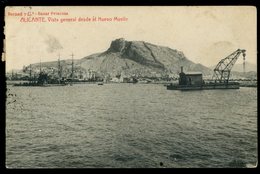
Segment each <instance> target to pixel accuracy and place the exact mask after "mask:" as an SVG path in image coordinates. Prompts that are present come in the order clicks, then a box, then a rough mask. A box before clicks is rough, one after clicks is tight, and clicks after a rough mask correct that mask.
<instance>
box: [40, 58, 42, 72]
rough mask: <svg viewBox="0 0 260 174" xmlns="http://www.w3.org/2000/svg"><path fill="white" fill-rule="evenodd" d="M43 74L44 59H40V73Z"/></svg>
mask: <svg viewBox="0 0 260 174" xmlns="http://www.w3.org/2000/svg"><path fill="white" fill-rule="evenodd" d="M41 72H42V59H40V73H41Z"/></svg>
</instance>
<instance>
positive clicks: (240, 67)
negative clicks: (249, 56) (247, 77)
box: [209, 62, 257, 72]
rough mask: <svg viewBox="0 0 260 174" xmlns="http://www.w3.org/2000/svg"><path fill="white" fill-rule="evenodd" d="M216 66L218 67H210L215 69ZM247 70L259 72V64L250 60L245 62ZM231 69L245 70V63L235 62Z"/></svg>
mask: <svg viewBox="0 0 260 174" xmlns="http://www.w3.org/2000/svg"><path fill="white" fill-rule="evenodd" d="M215 67H216V65H214V66H211V67H209V68H210V69H212V70H213V69H214V68H215ZM245 70H246V72H250V71H255V72H257V65H255V64H253V63H250V62H246V63H245ZM231 71H237V72H244V70H243V64H235V65H234V66H233V68H232V70H231Z"/></svg>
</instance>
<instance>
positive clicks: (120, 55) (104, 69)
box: [34, 38, 213, 77]
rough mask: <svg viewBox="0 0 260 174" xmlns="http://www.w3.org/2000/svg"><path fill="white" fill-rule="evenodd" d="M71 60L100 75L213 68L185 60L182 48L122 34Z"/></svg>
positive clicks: (205, 71) (68, 62)
mask: <svg viewBox="0 0 260 174" xmlns="http://www.w3.org/2000/svg"><path fill="white" fill-rule="evenodd" d="M61 63H62V62H61ZM74 63H75V68H76V69H77V67H78V69H79V67H80V69H83V70H85V71H87V70H92V71H95V72H97V73H99V74H100V75H101V76H104V75H108V74H109V75H110V76H112V77H113V76H116V75H119V74H121V75H122V74H123V75H126V76H132V75H137V76H142V77H144V76H148V77H153V76H154V77H156V76H157V77H158V76H164V75H167V74H177V73H179V72H180V67H181V66H183V67H184V71H200V72H202V73H203V74H204V75H209V74H211V73H212V72H213V71H212V70H211V69H209V68H207V67H205V66H203V65H201V64H195V63H194V62H192V61H190V60H188V59H187V58H186V57H185V55H184V54H183V53H182V52H181V51H177V50H174V49H171V48H168V47H164V46H157V45H154V44H151V43H147V42H144V41H126V40H125V39H123V38H120V39H116V40H114V41H112V42H111V44H110V47H109V48H108V49H107V50H106V51H104V52H102V53H96V54H92V55H89V56H87V57H84V58H82V59H79V60H75V62H74ZM62 64H63V65H65V67H66V68H67V69H69V68H71V60H66V61H63V63H62ZM34 66H39V64H34ZM42 66H43V67H44V66H55V67H57V62H56V61H54V62H46V63H42Z"/></svg>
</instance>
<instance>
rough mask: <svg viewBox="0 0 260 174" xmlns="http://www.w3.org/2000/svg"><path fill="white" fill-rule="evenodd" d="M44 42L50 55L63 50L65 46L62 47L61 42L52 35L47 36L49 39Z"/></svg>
mask: <svg viewBox="0 0 260 174" xmlns="http://www.w3.org/2000/svg"><path fill="white" fill-rule="evenodd" d="M44 42H45V43H46V44H47V51H48V52H49V53H53V52H55V51H57V50H61V49H63V46H62V45H61V43H60V42H59V40H58V39H57V38H56V37H54V36H52V35H47V38H46V39H45V41H44Z"/></svg>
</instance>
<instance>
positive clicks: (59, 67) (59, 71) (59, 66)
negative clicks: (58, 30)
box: [58, 53, 61, 79]
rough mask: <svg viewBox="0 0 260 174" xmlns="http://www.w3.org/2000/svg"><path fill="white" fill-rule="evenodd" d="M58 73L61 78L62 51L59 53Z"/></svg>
mask: <svg viewBox="0 0 260 174" xmlns="http://www.w3.org/2000/svg"><path fill="white" fill-rule="evenodd" d="M58 74H59V78H60V79H61V65H60V53H59V60H58Z"/></svg>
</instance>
